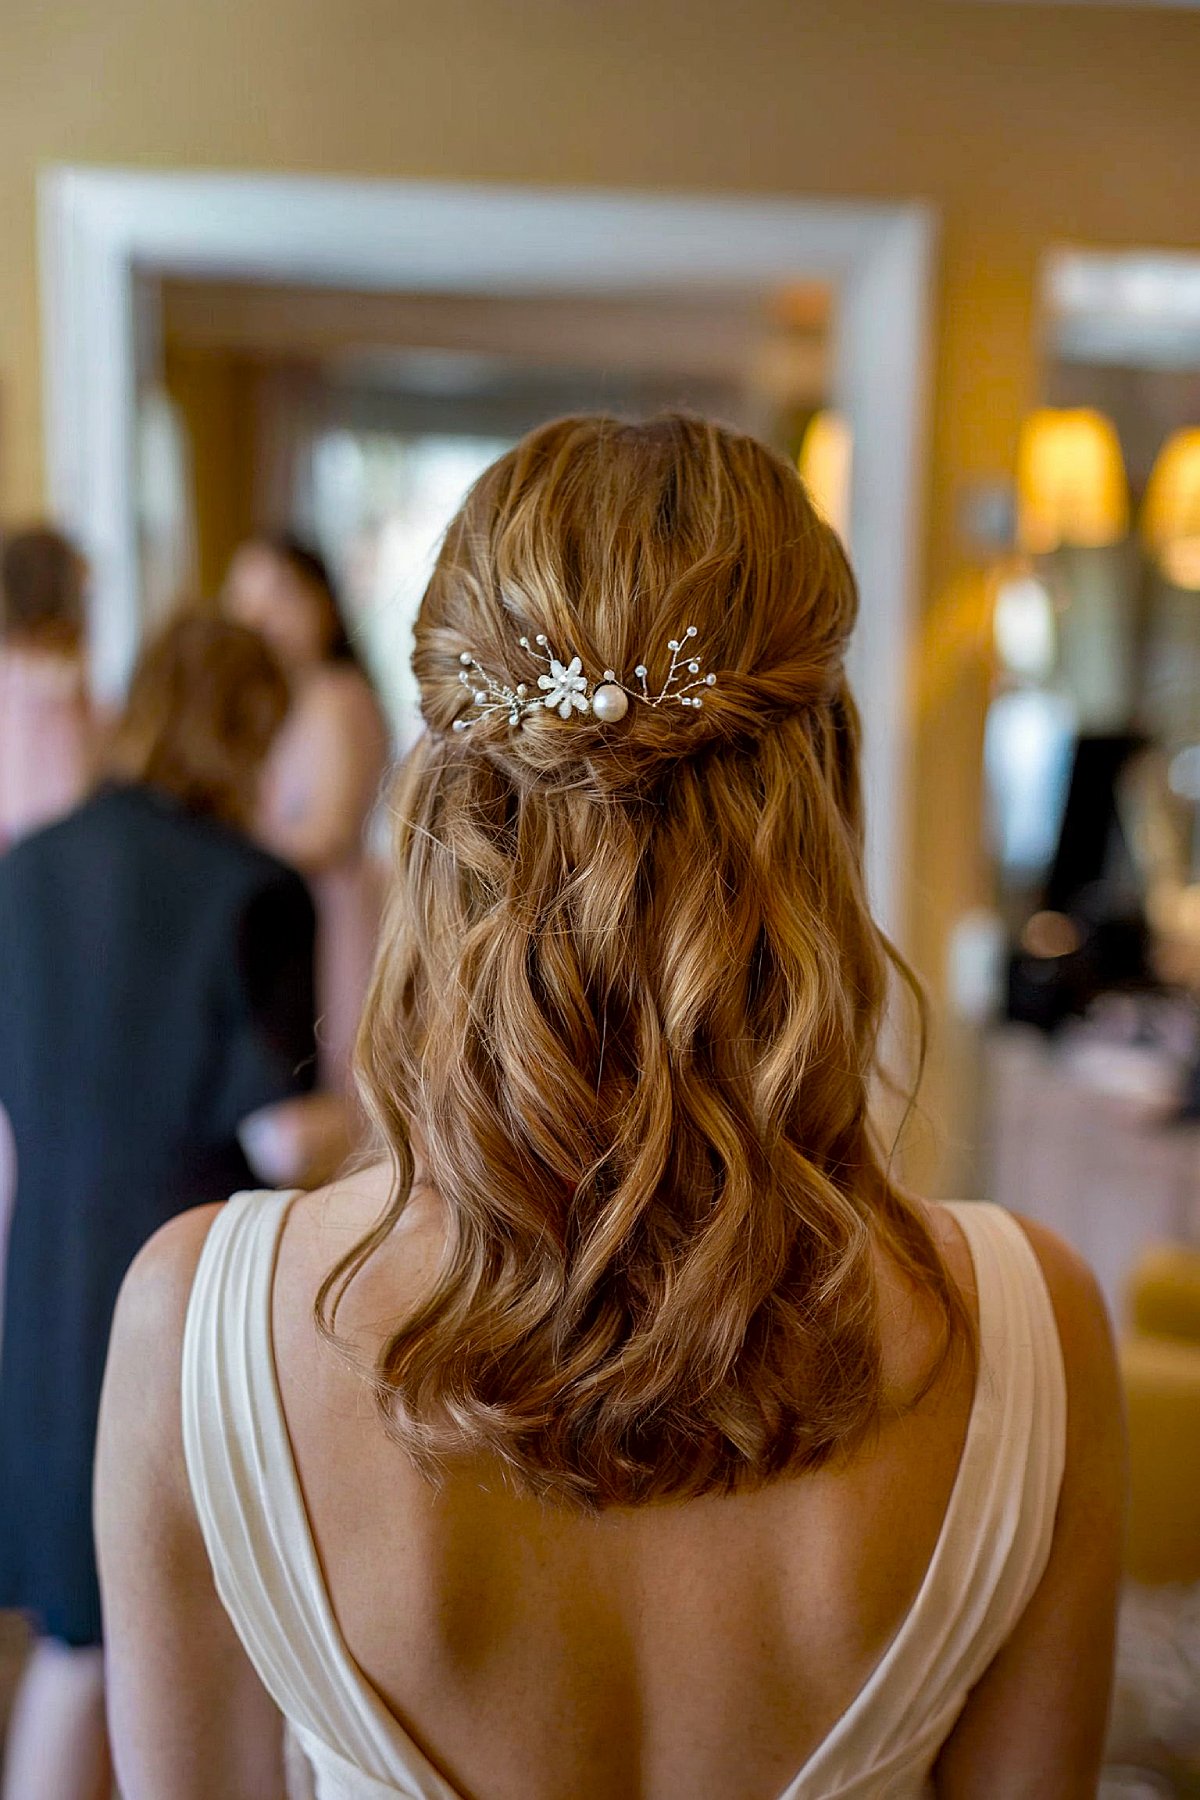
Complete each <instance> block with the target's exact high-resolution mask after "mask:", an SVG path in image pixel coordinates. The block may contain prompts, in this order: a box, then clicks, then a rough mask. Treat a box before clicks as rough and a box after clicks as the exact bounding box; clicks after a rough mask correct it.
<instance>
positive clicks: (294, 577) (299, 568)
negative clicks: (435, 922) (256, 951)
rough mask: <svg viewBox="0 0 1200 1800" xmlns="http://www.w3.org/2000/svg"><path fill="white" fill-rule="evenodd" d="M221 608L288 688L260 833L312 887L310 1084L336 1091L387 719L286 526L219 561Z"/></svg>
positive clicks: (375, 891) (346, 1063)
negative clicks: (269, 658)
mask: <svg viewBox="0 0 1200 1800" xmlns="http://www.w3.org/2000/svg"><path fill="white" fill-rule="evenodd" d="M224 606H225V611H226V613H227V615H228V616H229V617H230V618H231V619H234V620H237V621H238V622H239V623H241V624H243V625H248V626H252V627H253V628H254V629H255V630H256V631H259V632H261V633H262V635H263V637H264V638H265V639H266V641H267V643H268V644H269V645H270V646H271V649H272V650H273V651H274V653H275V655H276V656H277V658H278V659H279V662H280V664H281V665H282V667H283V669H284V671H285V672H286V674H287V677H288V681H289V684H290V687H291V694H292V705H291V710H290V711H289V713H288V716H287V719H286V721H285V723H284V726H283V729H282V731H281V732H280V733H279V736H278V738H277V740H276V742H275V744H274V746H273V748H272V751H271V755H270V758H269V760H268V765H267V771H266V777H265V780H264V784H263V796H262V811H261V815H260V824H261V832H262V836H263V840H264V842H265V843H266V844H267V845H268V846H269V847H270V849H272V850H273V851H274V852H275V853H276V855H278V856H281V857H283V858H284V859H285V860H286V861H288V862H290V863H292V864H293V865H294V866H295V867H296V868H298V869H300V870H301V871H302V872H303V874H304V875H305V876H307V878H308V880H309V882H310V884H311V886H312V890H313V895H314V898H315V900H316V905H317V919H318V935H317V1007H318V1014H319V1020H320V1024H319V1030H318V1039H319V1066H320V1072H321V1081H322V1086H323V1087H325V1088H327V1089H328V1090H330V1091H332V1092H333V1093H334V1094H339V1095H341V1094H345V1093H347V1092H348V1090H349V1069H350V1055H351V1051H352V1049H353V1045H354V1034H355V1032H356V1031H357V1029H358V1020H359V1015H360V1013H361V1011H362V1006H363V1001H364V999H365V997H366V991H367V982H368V980H369V978H370V973H371V963H372V959H373V957H374V954H375V940H376V937H377V934H378V930H379V914H380V899H381V886H382V882H381V877H380V872H379V871H378V870H377V869H376V868H375V866H374V865H373V863H372V860H371V858H370V856H369V854H368V850H367V844H366V835H367V826H368V822H369V819H370V816H371V812H372V809H373V807H374V805H375V802H376V799H377V796H378V794H379V788H380V783H381V781H382V779H383V774H384V770H385V768H386V765H387V758H388V730H387V725H386V723H385V721H384V717H383V713H382V711H381V709H380V706H379V701H378V699H377V697H376V694H375V691H374V689H373V687H372V686H371V683H370V681H369V680H368V679H367V676H366V675H365V673H364V672H363V669H362V666H361V664H360V663H359V661H358V658H357V657H356V655H355V653H354V649H353V646H352V645H351V642H350V638H349V634H348V632H347V630H346V625H345V621H344V619H343V616H342V611H341V607H340V605H339V603H338V598H337V595H336V593H335V591H334V586H333V582H332V579H331V577H330V574H329V571H328V569H327V568H326V565H325V563H324V561H323V559H322V558H321V557H320V556H319V555H318V554H317V553H316V552H315V551H313V550H311V549H309V548H308V547H307V546H305V545H304V544H302V543H301V542H300V541H299V540H298V539H296V538H294V537H292V536H290V535H288V534H286V533H282V534H279V535H277V536H269V535H264V536H260V537H254V538H251V539H250V540H249V541H248V542H246V543H244V544H243V545H242V546H241V547H240V548H239V549H238V551H237V552H236V553H235V555H234V557H233V560H232V562H231V564H230V567H229V572H228V576H227V578H226V582H225V591H224Z"/></svg>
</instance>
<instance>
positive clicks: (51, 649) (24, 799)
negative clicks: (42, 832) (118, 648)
mask: <svg viewBox="0 0 1200 1800" xmlns="http://www.w3.org/2000/svg"><path fill="white" fill-rule="evenodd" d="M86 583H87V565H86V563H85V562H84V560H83V558H82V556H80V554H79V552H78V551H77V550H76V549H75V547H74V545H73V544H72V543H71V542H70V540H69V539H68V538H66V537H64V536H63V534H62V533H61V532H59V531H54V530H52V529H51V528H50V527H49V526H45V525H40V526H35V527H33V528H31V529H30V530H27V531H17V532H14V533H12V534H11V535H10V536H9V537H8V538H7V539H6V540H5V541H4V543H3V546H2V547H0V851H2V850H4V849H5V848H6V847H7V846H8V845H9V844H11V843H14V842H15V841H16V839H17V838H19V837H23V836H24V835H25V833H26V832H29V831H34V830H36V829H37V827H38V826H39V825H45V824H47V823H48V822H49V821H50V820H51V819H54V818H57V817H58V816H59V815H60V814H61V813H64V812H67V811H68V810H69V808H70V807H72V806H73V805H74V804H75V802H76V801H77V800H78V799H79V798H80V797H81V795H82V794H83V790H84V787H85V785H86V781H87V769H88V753H89V741H90V731H91V715H90V708H89V705H88V699H87V687H86V679H85V672H84V661H83V635H84V633H83V623H84V621H83V602H84V590H85V587H86Z"/></svg>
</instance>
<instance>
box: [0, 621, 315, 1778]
mask: <svg viewBox="0 0 1200 1800" xmlns="http://www.w3.org/2000/svg"><path fill="white" fill-rule="evenodd" d="M287 705H288V690H287V684H286V681H285V679H284V676H283V674H282V673H281V671H280V670H279V668H278V666H277V664H276V663H275V660H274V658H273V656H272V654H271V652H270V651H269V650H268V649H267V647H266V645H265V643H264V642H263V641H262V640H261V639H260V638H259V637H258V635H257V634H256V633H254V632H253V631H251V630H248V629H247V628H245V627H243V626H239V625H234V624H231V623H228V622H225V621H220V620H213V619H204V618H200V617H188V618H185V619H181V620H179V621H177V622H176V623H174V624H173V625H171V626H170V627H169V628H168V629H167V631H166V632H165V633H164V634H163V636H162V637H160V638H159V639H158V641H157V642H155V643H154V644H152V645H151V647H150V648H149V650H148V651H147V652H146V654H145V655H144V657H143V658H142V660H141V663H140V664H139V667H138V669H137V671H136V673H135V676H134V679H133V684H132V688H131V690H130V695H129V701H128V705H127V707H126V710H125V714H124V717H123V719H122V721H121V723H120V725H119V726H118V728H117V730H116V733H115V736H114V740H113V743H112V745H111V749H110V753H109V755H108V758H107V779H106V780H105V782H104V784H103V785H102V786H101V787H99V788H98V789H97V791H96V792H95V793H94V794H92V796H91V797H90V798H89V799H87V800H86V801H85V802H84V803H83V804H82V805H80V806H78V807H77V808H76V809H75V810H74V811H73V812H71V813H70V814H69V815H68V816H67V817H65V818H63V819H61V820H59V821H58V822H57V823H55V824H53V825H50V826H48V827H47V828H45V829H44V830H42V831H39V832H36V833H34V834H33V835H32V836H30V837H28V838H26V839H24V840H23V841H22V842H21V843H19V844H17V845H16V846H15V847H14V848H13V849H12V850H10V851H9V852H8V853H7V854H6V855H4V856H3V857H0V1108H2V1109H3V1114H5V1115H6V1116H7V1125H8V1127H9V1134H10V1146H11V1149H12V1150H13V1151H14V1152H15V1159H14V1160H15V1198H14V1200H13V1204H12V1213H11V1227H10V1232H9V1242H8V1252H7V1265H6V1269H5V1281H4V1311H3V1326H2V1337H0V1346H2V1348H0V1606H6V1607H14V1608H19V1609H21V1610H22V1611H24V1612H25V1613H27V1614H28V1615H29V1617H30V1619H31V1621H32V1624H33V1627H34V1630H35V1632H36V1633H37V1640H38V1641H37V1647H36V1649H35V1651H34V1654H33V1657H32V1660H31V1662H30V1664H29V1667H28V1670H27V1673H26V1676H25V1679H24V1682H23V1684H22V1688H21V1691H20V1693H19V1694H18V1697H17V1703H16V1708H15V1711H14V1717H13V1724H12V1728H11V1731H10V1741H9V1748H8V1757H7V1762H6V1777H5V1785H4V1793H5V1795H6V1796H13V1795H19V1796H20V1800H41V1796H43V1795H44V1796H46V1797H47V1800H49V1797H50V1796H53V1800H77V1797H78V1800H83V1797H85V1796H86V1797H87V1800H92V1796H94V1795H101V1794H104V1793H106V1792H107V1791H108V1786H109V1780H110V1777H109V1773H108V1762H107V1746H106V1741H105V1737H104V1728H103V1690H102V1681H101V1658H100V1651H99V1645H100V1640H101V1615H100V1598H99V1592H98V1587H97V1578H96V1567H95V1551H94V1547H93V1540H92V1527H91V1476H92V1456H93V1447H94V1439H95V1430H96V1417H97V1409H98V1405H99V1396H100V1382H101V1375H102V1372H103V1369H104V1359H105V1352H106V1347H107V1341H108V1334H109V1328H110V1325H111V1321H112V1314H113V1308H114V1305H115V1302H116V1297H117V1290H118V1289H119V1287H120V1285H121V1280H122V1277H123V1276H124V1274H125V1271H126V1269H127V1268H128V1267H129V1264H130V1263H131V1262H132V1260H133V1258H134V1256H135V1255H136V1254H137V1252H138V1250H139V1249H140V1248H141V1246H142V1245H143V1244H144V1243H145V1242H146V1240H147V1239H148V1238H149V1237H151V1236H152V1235H153V1233H154V1232H155V1231H156V1230H157V1228H158V1227H159V1226H160V1225H161V1224H163V1223H164V1221H165V1220H167V1219H168V1218H169V1217H171V1216H173V1215H174V1214H175V1213H177V1212H179V1211H182V1210H183V1209H185V1208H187V1207H191V1206H194V1205H196V1204H197V1203H199V1202H201V1201H206V1200H211V1199H212V1198H213V1197H214V1196H216V1195H224V1194H227V1193H229V1192H230V1191H231V1189H235V1188H239V1187H246V1186H247V1185H251V1184H252V1171H251V1169H250V1166H249V1164H248V1163H247V1160H246V1157H245V1154H244V1153H243V1150H242V1146H241V1141H240V1136H239V1134H240V1132H241V1128H242V1127H243V1125H244V1123H245V1121H247V1119H249V1118H251V1117H252V1116H260V1115H261V1112H262V1109H264V1108H269V1107H271V1106H272V1105H274V1104H277V1103H279V1102H283V1101H286V1100H289V1099H291V1098H294V1097H295V1096H296V1095H297V1094H301V1093H304V1092H306V1091H307V1090H308V1089H309V1088H311V1086H312V1084H313V1080H314V1076H315V1043H314V1016H313V1015H314V1001H313V940H314V915H313V908H312V903H311V901H310V898H309V894H308V890H307V888H306V887H305V885H304V883H303V881H302V880H301V878H300V876H299V875H297V874H296V873H295V872H294V871H293V870H292V869H290V868H288V867H286V866H285V865H284V864H283V863H281V862H279V861H277V860H276V859H275V858H274V857H272V856H270V855H268V854H267V853H266V852H265V851H263V850H262V849H260V848H258V847H257V846H256V845H255V844H253V843H252V842H251V841H250V838H249V837H248V835H246V831H245V827H246V825H247V824H248V823H249V821H250V819H251V817H252V816H253V813H254V809H255V806H256V804H257V798H258V778H259V773H260V770H261V768H262V765H263V761H264V758H265V756H266V753H267V750H268V749H269V747H270V745H271V742H272V740H273V738H274V736H275V733H276V731H277V730H278V727H279V725H280V724H281V722H282V720H283V718H284V715H285V712H286V710H287ZM2 1122H3V1121H0V1123H2Z"/></svg>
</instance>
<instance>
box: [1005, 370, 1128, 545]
mask: <svg viewBox="0 0 1200 1800" xmlns="http://www.w3.org/2000/svg"><path fill="white" fill-rule="evenodd" d="M1017 520H1018V530H1019V533H1020V539H1021V544H1022V547H1023V548H1024V549H1026V550H1028V551H1030V552H1032V553H1033V554H1034V555H1041V554H1043V553H1044V552H1046V551H1048V550H1057V549H1058V548H1059V546H1060V545H1061V544H1071V545H1078V546H1080V547H1087V548H1091V549H1094V548H1097V547H1099V546H1100V545H1102V544H1115V543H1118V542H1119V541H1120V539H1121V538H1123V537H1124V536H1125V533H1126V532H1127V531H1128V529H1129V492H1128V489H1127V487H1126V483H1125V465H1124V462H1123V461H1122V459H1121V445H1120V442H1119V440H1118V438H1117V433H1116V430H1115V428H1114V426H1113V423H1112V421H1111V419H1106V418H1105V416H1104V414H1103V413H1099V412H1096V411H1094V410H1093V409H1092V408H1091V407H1089V406H1081V407H1075V408H1072V409H1070V410H1067V411H1059V410H1057V409H1055V408H1053V407H1048V406H1045V407H1041V408H1039V410H1038V411H1037V412H1032V413H1030V415H1029V417H1028V418H1027V419H1026V420H1025V423H1024V424H1023V425H1022V427H1021V438H1020V443H1019V445H1018V448H1017Z"/></svg>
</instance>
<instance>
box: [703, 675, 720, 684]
mask: <svg viewBox="0 0 1200 1800" xmlns="http://www.w3.org/2000/svg"><path fill="white" fill-rule="evenodd" d="M704 680H705V684H706V685H707V686H708V687H716V685H717V678H716V676H715V675H706V676H705V677H704Z"/></svg>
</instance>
